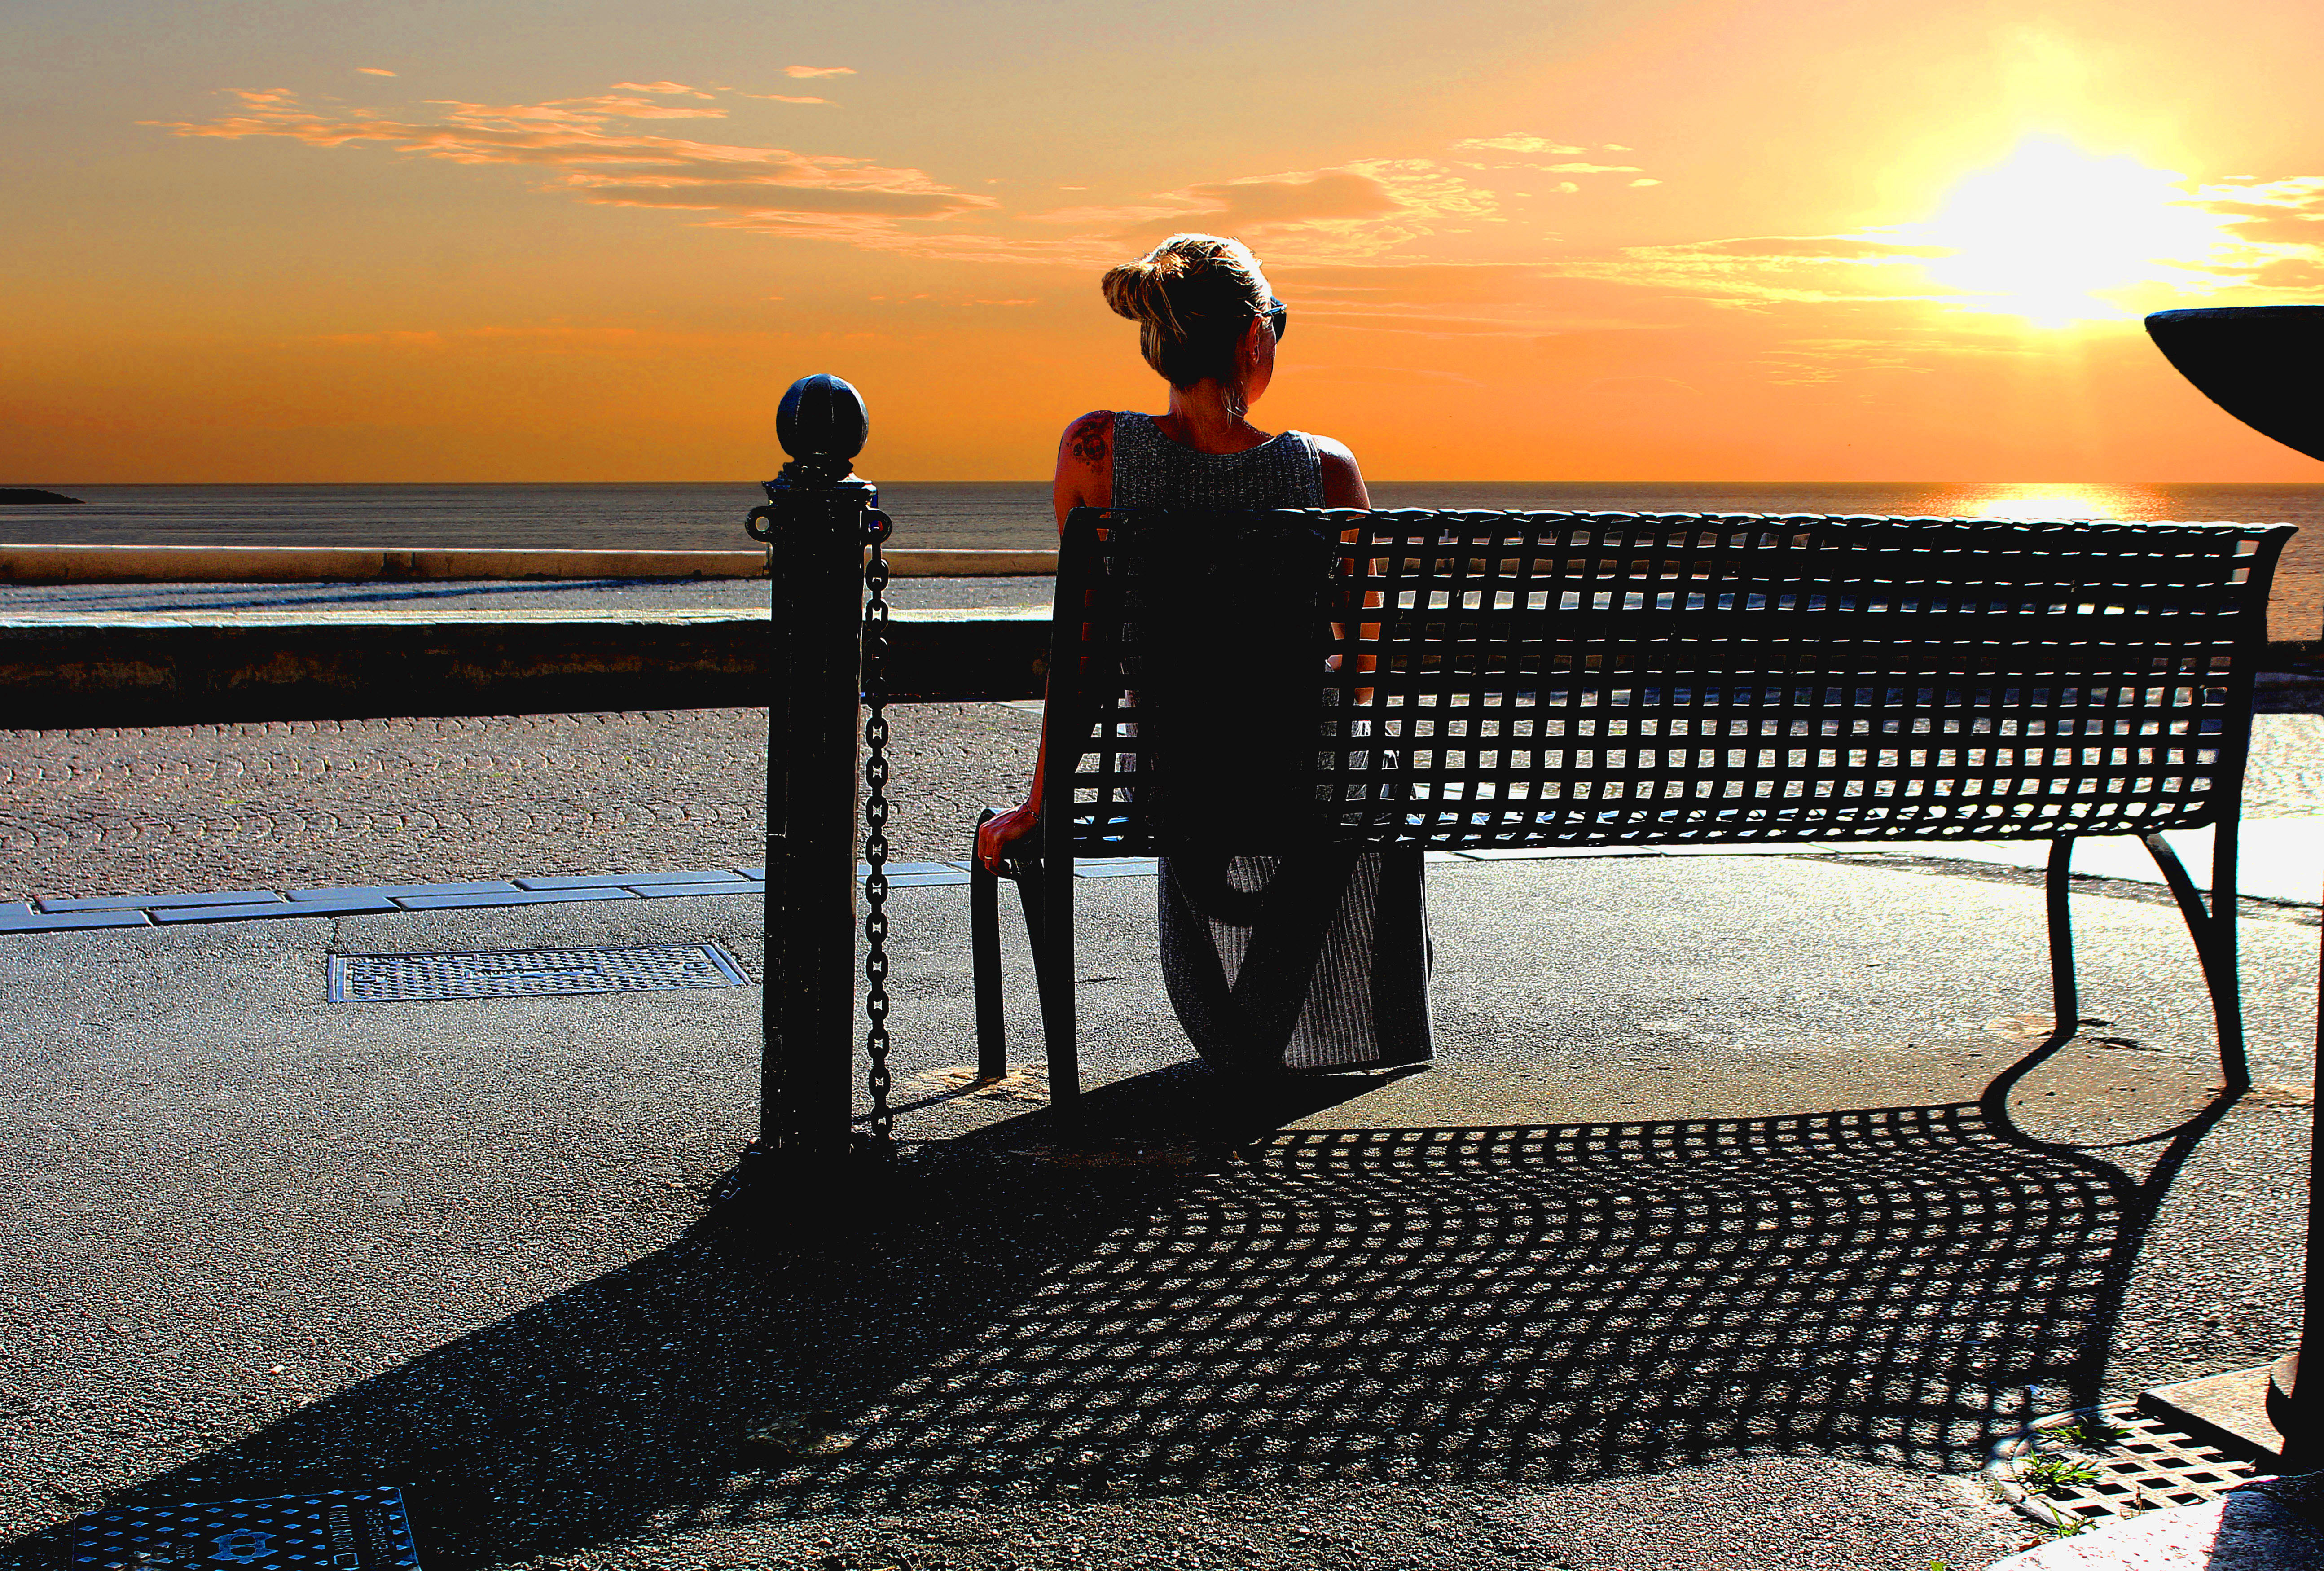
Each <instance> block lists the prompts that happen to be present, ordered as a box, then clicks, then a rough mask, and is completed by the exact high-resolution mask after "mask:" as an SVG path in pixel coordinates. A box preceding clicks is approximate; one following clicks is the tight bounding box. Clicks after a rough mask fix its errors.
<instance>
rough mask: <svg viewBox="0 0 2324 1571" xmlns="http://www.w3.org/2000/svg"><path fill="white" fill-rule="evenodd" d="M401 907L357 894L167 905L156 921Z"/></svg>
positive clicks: (332, 913)
mask: <svg viewBox="0 0 2324 1571" xmlns="http://www.w3.org/2000/svg"><path fill="white" fill-rule="evenodd" d="M400 909H401V907H400V906H398V905H396V903H395V902H394V901H392V900H391V899H389V898H388V897H387V896H384V895H378V896H372V895H357V896H350V897H348V898H346V899H335V900H278V901H276V902H275V903H274V904H272V905H163V906H158V907H156V908H155V909H154V911H153V920H154V921H156V922H161V923H175V922H259V921H271V920H273V919H275V918H279V917H295V916H310V917H311V916H351V915H355V914H361V913H364V912H374V911H396V910H400Z"/></svg>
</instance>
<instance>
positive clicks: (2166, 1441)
mask: <svg viewBox="0 0 2324 1571" xmlns="http://www.w3.org/2000/svg"><path fill="white" fill-rule="evenodd" d="M2069 1435H2070V1436H2071V1437H2073V1438H2071V1439H2068V1438H2066V1437H2067V1436H2069ZM2045 1464H2047V1465H2045ZM1987 1475H1988V1476H1989V1477H1991V1478H1992V1479H1993V1481H1994V1483H1995V1484H1996V1485H1997V1487H1999V1488H2000V1490H2001V1491H2002V1493H2003V1494H2005V1495H2006V1497H2007V1498H2008V1499H2009V1500H2010V1502H2011V1503H2013V1504H2015V1506H2016V1507H2017V1509H2018V1510H2019V1511H2023V1512H2024V1513H2025V1514H2026V1515H2027V1516H2030V1517H2032V1518H2033V1520H2036V1521H2040V1522H2045V1523H2048V1524H2051V1525H2052V1526H2057V1525H2061V1524H2070V1523H2072V1522H2075V1521H2103V1520H2107V1519H2109V1518H2113V1517H2126V1516H2136V1515H2138V1514H2139V1513H2140V1512H2142V1511H2160V1510H2163V1508H2165V1507H2167V1506H2178V1505H2197V1504H2199V1503H2201V1502H2204V1501H2208V1500H2217V1499H2218V1498H2219V1496H2220V1495H2222V1494H2224V1493H2227V1491H2228V1490H2230V1489H2233V1488H2234V1487H2235V1486H2236V1485H2237V1484H2243V1483H2245V1482H2246V1481H2248V1480H2250V1479H2253V1478H2256V1477H2257V1476H2259V1473H2258V1470H2257V1469H2256V1468H2255V1467H2253V1466H2252V1465H2250V1464H2249V1463H2246V1462H2240V1461H2237V1460H2236V1459H2235V1458H2233V1457H2231V1456H2227V1455H2226V1454H2225V1453H2223V1452H2221V1451H2218V1450H2217V1449H2216V1448H2214V1447H2210V1446H2208V1445H2206V1444H2204V1443H2203V1442H2202V1441H2200V1440H2198V1439H2196V1438H2193V1437H2192V1436H2190V1435H2188V1434H2186V1433H2184V1432H2183V1431H2181V1430H2178V1429H2172V1427H2171V1426H2170V1425H2169V1424H2166V1423H2164V1422H2163V1420H2161V1419H2156V1418H2153V1417H2151V1416H2149V1415H2148V1414H2146V1413H2144V1412H2141V1411H2140V1410H2139V1409H2138V1406H2137V1404H2136V1403H2135V1402H2114V1403H2109V1404H2107V1406H2104V1407H2099V1408H2091V1409H2088V1410H2083V1411H2080V1412H2072V1413H2054V1414H2052V1415H2051V1416H2050V1417H2048V1418H2045V1419H2039V1420H2037V1421H2036V1422H2035V1423H2034V1424H2033V1427H2032V1428H2030V1429H2026V1430H2025V1431H2024V1433H2023V1434H2020V1435H2017V1436H2015V1437H2012V1438H2010V1439H2007V1440H2005V1441H2003V1442H2002V1443H2001V1444H2000V1445H1998V1446H1997V1447H1995V1448H1994V1459H1993V1462H1992V1464H1991V1465H1989V1466H1988V1467H1987Z"/></svg>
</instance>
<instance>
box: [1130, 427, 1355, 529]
mask: <svg viewBox="0 0 2324 1571" xmlns="http://www.w3.org/2000/svg"><path fill="white" fill-rule="evenodd" d="M1113 505H1114V506H1116V507H1124V508H1130V507H1185V508H1216V509H1220V510H1234V509H1240V508H1319V507H1322V506H1323V455H1322V454H1321V453H1320V452H1318V451H1317V449H1316V446H1315V439H1314V437H1312V436H1308V435H1307V434H1306V433H1305V431H1285V432H1283V433H1281V434H1280V435H1278V436H1271V437H1269V438H1268V440H1266V441H1264V442H1261V443H1260V444H1259V446H1256V447H1247V448H1245V449H1244V450H1243V451H1241V452H1240V453H1197V452H1195V451H1194V449H1193V448H1192V447H1186V446H1180V445H1179V444H1178V443H1176V442H1173V441H1172V440H1170V438H1169V437H1167V436H1164V435H1163V434H1162V431H1161V428H1160V427H1157V426H1156V425H1155V423H1154V420H1153V418H1152V417H1151V416H1148V415H1141V414H1137V413H1134V412H1132V411H1130V410H1128V409H1124V410H1121V411H1120V412H1119V413H1117V414H1116V415H1115V416H1114V417H1113Z"/></svg>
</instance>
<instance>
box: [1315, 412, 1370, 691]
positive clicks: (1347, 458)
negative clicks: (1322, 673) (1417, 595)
mask: <svg viewBox="0 0 2324 1571" xmlns="http://www.w3.org/2000/svg"><path fill="white" fill-rule="evenodd" d="M1315 452H1316V455H1317V456H1318V457H1319V458H1320V459H1321V460H1322V464H1323V505H1324V506H1325V507H1327V508H1363V509H1367V510H1369V508H1370V507H1371V505H1372V498H1371V492H1369V491H1367V490H1365V489H1364V472H1363V471H1362V470H1361V469H1360V468H1358V467H1357V466H1356V455H1354V454H1352V453H1351V452H1349V451H1348V448H1347V444H1345V443H1344V442H1334V441H1333V440H1332V438H1331V437H1329V436H1318V437H1316V438H1315ZM1355 537H1356V536H1355V532H1354V531H1353V530H1350V531H1349V532H1348V533H1346V534H1344V535H1342V536H1341V537H1340V538H1341V539H1342V541H1343V542H1351V541H1353V540H1354V539H1355ZM1379 602H1380V598H1379V591H1378V590H1376V589H1375V590H1371V591H1369V592H1368V593H1366V594H1365V595H1364V605H1365V608H1366V609H1368V610H1369V609H1371V608H1374V607H1377V606H1378V605H1379ZM1379 631H1380V630H1379V623H1378V622H1365V623H1363V624H1362V625H1361V626H1360V627H1359V628H1357V629H1356V637H1357V639H1360V640H1369V641H1374V642H1377V641H1378V639H1379ZM1347 636H1348V635H1347V627H1346V624H1344V623H1342V622H1334V623H1333V624H1332V637H1333V639H1346V637H1347ZM1333 659H1334V660H1336V659H1338V657H1337V656H1333ZM1356 669H1357V670H1359V671H1377V670H1379V656H1377V655H1375V654H1374V653H1372V652H1371V651H1370V650H1369V649H1362V648H1359V649H1358V650H1357V651H1356ZM1371 701H1372V690H1371V689H1370V688H1369V687H1359V688H1357V689H1356V702H1357V703H1370V702H1371Z"/></svg>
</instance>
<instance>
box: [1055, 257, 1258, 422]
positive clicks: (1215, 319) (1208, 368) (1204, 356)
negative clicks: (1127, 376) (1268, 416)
mask: <svg viewBox="0 0 2324 1571" xmlns="http://www.w3.org/2000/svg"><path fill="white" fill-rule="evenodd" d="M1098 288H1099V289H1100V290H1101V291H1102V293H1103V294H1104V296H1105V303H1106V304H1107V305H1109V306H1111V307H1112V308H1113V310H1114V314H1115V315H1117V316H1120V317H1129V318H1130V320H1131V321H1133V322H1136V323H1138V324H1139V329H1140V331H1139V349H1140V350H1141V351H1142V352H1143V353H1144V354H1145V356H1146V363H1148V364H1149V365H1151V366H1152V367H1153V368H1154V369H1155V370H1157V371H1158V372H1161V373H1162V374H1163V375H1164V376H1165V377H1167V378H1168V379H1169V381H1170V383H1171V385H1172V386H1174V387H1190V386H1192V385H1193V384H1194V383H1195V382H1197V381H1203V380H1205V379H1206V378H1210V377H1217V378H1219V379H1221V380H1222V381H1223V380H1229V379H1231V378H1232V377H1233V375H1234V374H1235V371H1234V345H1235V342H1236V340H1237V339H1238V338H1240V335H1241V334H1242V330H1243V326H1244V325H1245V324H1246V323H1248V322H1249V321H1250V318H1251V317H1252V316H1253V315H1254V314H1256V313H1257V312H1259V311H1261V310H1264V309H1265V308H1266V306H1267V302H1268V299H1270V298H1271V291H1270V290H1269V289H1268V285H1267V280H1266V278H1265V277H1264V276H1263V275H1262V274H1261V273H1260V272H1259V259H1258V258H1257V257H1255V256H1253V255H1251V253H1250V247H1248V246H1246V245H1245V244H1243V243H1242V242H1241V241H1240V240H1234V239H1230V238H1229V237H1227V236H1225V235H1222V234H1173V235H1172V236H1170V238H1169V239H1167V240H1166V241H1164V242H1163V243H1161V244H1159V245H1157V246H1156V247H1155V248H1154V249H1153V250H1152V251H1150V252H1148V253H1146V254H1145V255H1144V256H1142V257H1140V258H1139V259H1138V260H1137V261H1136V262H1123V263H1122V264H1121V265H1120V266H1119V267H1112V268H1108V269H1107V270H1106V273H1105V276H1104V277H1103V278H1102V279H1101V280H1099V281H1098Z"/></svg>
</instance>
